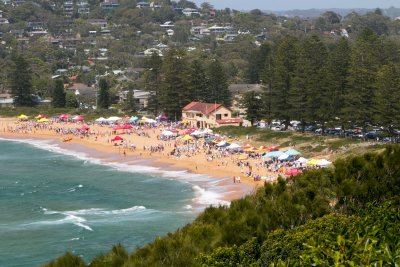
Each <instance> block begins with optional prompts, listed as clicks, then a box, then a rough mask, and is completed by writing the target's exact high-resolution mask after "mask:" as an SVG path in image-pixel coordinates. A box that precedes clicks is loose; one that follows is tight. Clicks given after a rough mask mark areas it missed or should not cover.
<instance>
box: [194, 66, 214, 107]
mask: <svg viewBox="0 0 400 267" xmlns="http://www.w3.org/2000/svg"><path fill="white" fill-rule="evenodd" d="M189 90H190V92H191V94H192V96H193V97H192V99H191V101H198V102H206V103H207V102H209V99H210V96H211V95H212V94H211V91H210V86H209V82H208V78H207V75H206V71H205V69H204V66H203V64H202V62H201V61H200V60H197V59H196V60H193V62H192V63H191V65H190V75H189Z"/></svg>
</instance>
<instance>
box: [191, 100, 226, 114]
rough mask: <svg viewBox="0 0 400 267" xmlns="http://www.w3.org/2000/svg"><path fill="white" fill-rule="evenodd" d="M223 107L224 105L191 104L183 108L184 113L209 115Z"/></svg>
mask: <svg viewBox="0 0 400 267" xmlns="http://www.w3.org/2000/svg"><path fill="white" fill-rule="evenodd" d="M222 106H223V105H222V104H212V103H200V102H191V103H189V104H187V105H186V106H185V107H184V108H183V111H197V112H201V113H203V114H206V115H207V114H210V113H212V112H214V111H215V110H217V109H218V108H219V107H222Z"/></svg>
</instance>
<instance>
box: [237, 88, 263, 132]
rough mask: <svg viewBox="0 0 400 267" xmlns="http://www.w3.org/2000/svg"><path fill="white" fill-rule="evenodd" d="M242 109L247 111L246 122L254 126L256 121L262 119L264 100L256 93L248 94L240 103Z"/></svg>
mask: <svg viewBox="0 0 400 267" xmlns="http://www.w3.org/2000/svg"><path fill="white" fill-rule="evenodd" d="M240 105H241V107H243V108H245V109H246V120H249V121H250V122H251V125H253V124H254V122H255V121H256V120H259V119H261V118H262V116H263V114H262V113H261V112H260V111H261V109H262V108H261V106H262V100H261V95H260V94H258V93H256V92H247V93H245V94H244V95H243V96H242V99H241V101H240Z"/></svg>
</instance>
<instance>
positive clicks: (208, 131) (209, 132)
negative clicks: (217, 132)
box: [203, 128, 213, 134]
mask: <svg viewBox="0 0 400 267" xmlns="http://www.w3.org/2000/svg"><path fill="white" fill-rule="evenodd" d="M212 133H213V130H211V129H208V128H207V129H204V130H203V134H212Z"/></svg>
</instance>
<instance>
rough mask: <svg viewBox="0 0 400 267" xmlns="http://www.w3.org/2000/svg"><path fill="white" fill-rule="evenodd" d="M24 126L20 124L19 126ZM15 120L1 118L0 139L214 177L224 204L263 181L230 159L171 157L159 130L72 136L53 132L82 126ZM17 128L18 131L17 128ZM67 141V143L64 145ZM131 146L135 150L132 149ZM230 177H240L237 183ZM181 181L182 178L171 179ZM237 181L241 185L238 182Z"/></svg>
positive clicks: (104, 129)
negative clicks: (47, 143)
mask: <svg viewBox="0 0 400 267" xmlns="http://www.w3.org/2000/svg"><path fill="white" fill-rule="evenodd" d="M22 124H23V123H22ZM22 124H21V123H18V122H17V120H16V119H15V118H0V137H2V138H5V139H38V140H50V141H51V142H52V143H53V144H55V145H58V146H60V147H61V148H63V149H65V150H69V151H72V152H73V151H76V152H80V153H85V154H87V155H88V156H90V157H93V158H98V159H101V160H102V161H104V162H107V161H108V162H110V161H112V162H120V163H124V164H128V165H129V164H130V162H131V161H136V160H138V159H142V160H144V161H145V162H146V164H148V165H149V166H153V167H155V168H163V169H169V170H177V171H185V170H186V171H188V172H190V173H196V174H205V175H209V176H212V177H215V180H216V183H215V186H218V187H219V190H221V191H225V192H224V194H223V195H224V199H223V200H224V201H232V200H234V199H238V198H241V197H243V196H245V195H247V194H249V193H251V192H254V191H255V190H256V189H257V188H258V187H259V186H262V185H263V183H264V181H254V179H253V178H250V177H246V176H245V175H243V167H240V166H238V165H237V164H234V163H233V160H232V159H231V158H223V159H214V160H210V159H209V158H207V157H206V156H205V155H204V153H201V152H200V151H199V152H194V153H191V154H190V155H187V156H185V155H181V156H180V157H179V158H178V157H175V156H171V155H170V152H171V151H172V150H173V149H174V142H172V141H162V140H160V139H159V135H160V130H161V129H158V128H147V129H145V128H144V129H141V132H140V134H137V133H136V134H135V133H133V132H132V131H117V132H115V131H113V130H112V129H111V128H110V127H109V126H100V125H95V124H93V125H90V132H91V134H88V135H73V134H64V133H61V132H58V133H57V132H56V131H55V129H73V128H78V127H80V126H81V124H76V123H64V122H51V124H50V125H47V126H46V127H36V128H32V129H30V130H27V129H26V128H23V127H22V128H21V127H20V126H21V125H22ZM19 127H20V129H19V130H18V128H19ZM114 136H120V137H122V138H123V144H122V143H121V142H111V141H110V140H111V139H112V138H113V137H114ZM63 140H68V142H63ZM161 145H162V146H163V151H156V152H154V150H153V149H150V148H154V147H159V146H161ZM133 147H134V148H133ZM233 177H240V181H238V180H235V179H234V178H233ZM171 178H172V179H177V180H179V179H182V177H171ZM239 182H240V183H239Z"/></svg>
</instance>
